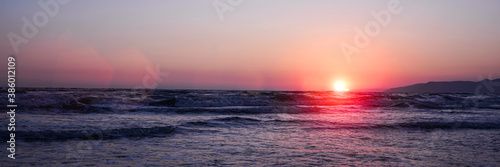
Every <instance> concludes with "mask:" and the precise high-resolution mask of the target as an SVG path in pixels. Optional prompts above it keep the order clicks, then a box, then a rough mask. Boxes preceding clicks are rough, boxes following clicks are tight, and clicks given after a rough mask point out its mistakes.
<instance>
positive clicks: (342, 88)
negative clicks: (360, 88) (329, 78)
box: [333, 81, 349, 92]
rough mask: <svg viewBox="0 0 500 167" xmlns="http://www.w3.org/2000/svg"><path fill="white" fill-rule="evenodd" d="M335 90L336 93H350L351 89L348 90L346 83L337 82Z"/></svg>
mask: <svg viewBox="0 0 500 167" xmlns="http://www.w3.org/2000/svg"><path fill="white" fill-rule="evenodd" d="M333 90H334V91H336V92H347V91H349V89H348V88H347V86H346V83H345V82H344V81H337V82H335V85H334V88H333Z"/></svg>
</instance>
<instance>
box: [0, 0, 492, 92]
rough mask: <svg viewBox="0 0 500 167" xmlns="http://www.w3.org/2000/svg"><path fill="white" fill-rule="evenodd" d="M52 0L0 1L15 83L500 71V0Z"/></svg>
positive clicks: (270, 85) (384, 78)
mask: <svg viewBox="0 0 500 167" xmlns="http://www.w3.org/2000/svg"><path fill="white" fill-rule="evenodd" d="M52 2H58V1H55V0H40V1H37V0H23V1H6V2H4V3H2V6H0V23H1V26H0V36H2V37H1V38H0V55H4V58H5V60H4V61H5V63H4V64H7V58H6V57H8V56H11V55H15V57H16V77H17V80H16V84H17V85H18V86H26V87H90V88H94V87H97V88H160V89H251V90H331V89H332V88H333V87H334V85H335V83H336V82H338V81H342V82H345V85H346V86H347V88H349V89H350V90H366V89H387V88H391V87H398V86H404V85H409V84H414V83H421V82H428V81H447V80H469V81H477V80H479V79H478V77H485V78H486V77H487V76H488V75H492V76H493V78H495V77H496V78H498V77H499V76H500V73H498V72H500V64H499V63H500V48H499V47H498V46H500V21H499V19H498V18H500V1H496V0H482V1H472V0H440V1H431V0H419V1H411V0H406V1H405V0H401V1H395V0H371V1H361V0H240V1H238V0H233V1H227V0H189V1H182V0H176V1H174V0H144V1H136V0H105V1H102V0H85V1H83V0H82V1H76V0H73V1H68V2H64V1H60V2H58V3H55V4H56V5H49V6H48V7H47V5H43V4H51V3H52ZM39 3H41V4H42V5H40V4H39ZM52 4H53V3H52ZM214 4H215V5H214ZM54 11H55V12H54ZM373 13H375V14H373ZM384 14H385V15H384ZM29 25H31V26H29ZM26 27H28V28H26ZM29 27H35V29H36V32H35V31H32V29H30V28H29ZM367 27H368V28H367ZM9 34H10V35H9ZM13 34H14V35H13ZM363 37H364V38H363ZM20 41H21V42H20ZM16 50H17V51H16ZM6 71H7V69H6V66H5V68H2V69H1V70H0V72H2V73H6Z"/></svg>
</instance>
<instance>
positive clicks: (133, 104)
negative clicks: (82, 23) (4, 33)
mask: <svg viewBox="0 0 500 167" xmlns="http://www.w3.org/2000/svg"><path fill="white" fill-rule="evenodd" d="M19 89H20V90H19V91H18V92H16V93H17V94H16V100H17V103H18V104H19V105H18V107H20V108H25V109H29V110H26V111H27V112H31V111H33V112H43V111H50V112H49V113H65V112H68V113H99V112H140V111H145V112H167V113H168V112H175V113H202V112H208V113H215V114H225V113H242V114H259V113H308V112H315V110H319V109H318V108H314V107H301V106H331V107H338V106H350V107H354V108H357V109H371V108H382V109H465V110H467V109H500V105H498V104H500V95H473V94H419V93H362V92H348V93H342V94H338V93H335V92H328V91H324V92H307V91H304V92H287V91H215V90H213V91H211V90H144V89H64V88H58V89H52V88H19ZM2 98H6V97H2ZM0 101H1V102H0V103H2V105H1V106H0V107H3V108H5V104H6V103H7V100H6V99H4V100H1V99H0Z"/></svg>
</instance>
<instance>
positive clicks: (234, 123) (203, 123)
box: [0, 116, 500, 142]
mask: <svg viewBox="0 0 500 167" xmlns="http://www.w3.org/2000/svg"><path fill="white" fill-rule="evenodd" d="M276 124H294V125H298V126H293V127H295V128H296V127H300V128H303V129H304V130H340V129H357V130H438V129H440V130H463V129H479V130H492V129H493V130H498V129H500V122H466V121H455V122H436V121H420V122H405V123H389V124H375V123H374V124H370V123H342V122H330V121H322V120H299V119H289V120H283V119H258V118H250V117H240V116H231V117H220V118H212V119H207V120H198V121H187V122H183V123H180V124H178V125H175V126H174V125H170V126H160V127H140V128H138V127H135V128H120V129H108V130H100V129H98V128H94V129H82V130H44V131H18V132H16V140H22V141H26V142H33V141H64V140H112V139H120V138H143V137H166V136H169V135H174V134H190V133H215V132H218V131H219V130H220V128H232V127H242V126H256V125H258V126H273V125H276ZM9 133H10V132H7V131H0V136H3V137H5V136H9V135H8V134H9ZM4 140H8V139H4Z"/></svg>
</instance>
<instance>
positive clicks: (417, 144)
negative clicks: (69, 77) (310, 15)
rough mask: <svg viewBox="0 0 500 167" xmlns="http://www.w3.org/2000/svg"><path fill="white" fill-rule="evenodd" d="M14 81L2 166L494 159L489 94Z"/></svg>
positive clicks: (497, 140)
mask: <svg viewBox="0 0 500 167" xmlns="http://www.w3.org/2000/svg"><path fill="white" fill-rule="evenodd" d="M19 90H20V91H18V92H16V96H17V97H16V100H17V104H18V108H17V110H16V111H17V112H16V132H15V133H16V155H15V158H16V159H10V158H8V157H7V155H8V154H9V151H8V150H6V148H7V147H8V145H7V144H3V147H4V148H2V150H3V151H2V154H3V155H2V156H3V157H2V158H0V164H1V165H0V166H87V165H97V166H179V165H185V166H341V165H347V166H349V165H355V166H498V165H500V158H498V157H500V96H499V95H474V94H417V93H364V92H330V91H324V92H312V91H311V92H299V91H297V92H291V91H222V90H142V89H56V88H24V89H22V88H20V89H19ZM3 98H5V97H3ZM2 101H4V103H2V107H3V106H6V104H7V102H6V101H7V100H6V99H4V100H2ZM3 109H4V110H5V111H7V108H6V107H4V108H3ZM8 123H9V115H8V114H2V116H1V119H0V125H4V126H5V128H4V129H3V130H0V136H1V137H2V139H3V141H4V143H5V141H7V140H9V134H10V132H8V131H7V124H8Z"/></svg>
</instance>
